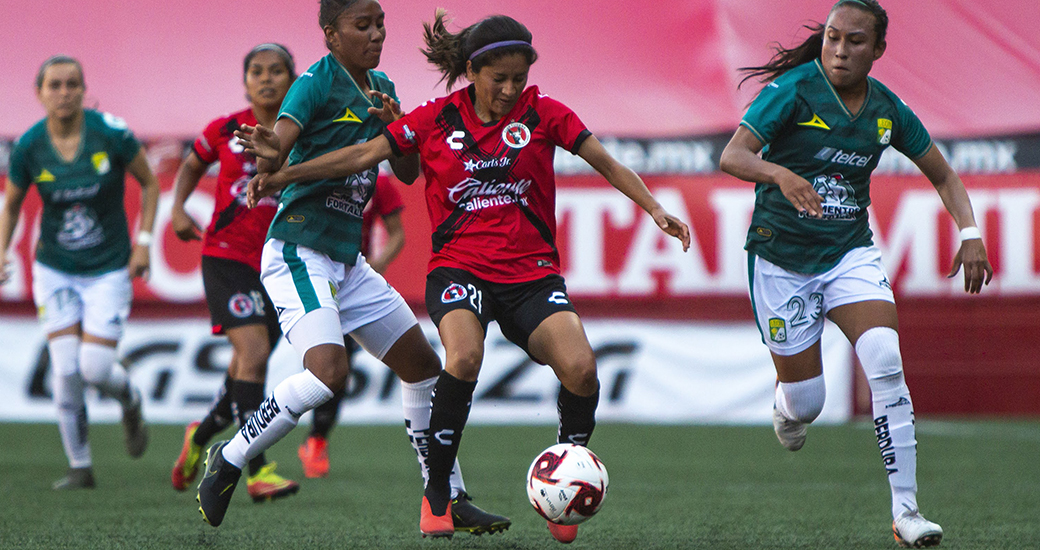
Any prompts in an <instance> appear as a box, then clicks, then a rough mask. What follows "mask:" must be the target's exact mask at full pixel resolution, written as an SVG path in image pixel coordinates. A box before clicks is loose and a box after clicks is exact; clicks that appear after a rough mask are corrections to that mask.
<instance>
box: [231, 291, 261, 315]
mask: <svg viewBox="0 0 1040 550" xmlns="http://www.w3.org/2000/svg"><path fill="white" fill-rule="evenodd" d="M227 309H228V312H229V313H231V315H234V316H235V317H237V318H239V319H245V318H246V317H249V316H250V315H252V314H253V309H254V304H253V299H252V298H250V297H249V296H248V295H246V294H243V293H241V292H239V293H238V294H235V295H234V296H232V297H231V299H230V300H228V304H227Z"/></svg>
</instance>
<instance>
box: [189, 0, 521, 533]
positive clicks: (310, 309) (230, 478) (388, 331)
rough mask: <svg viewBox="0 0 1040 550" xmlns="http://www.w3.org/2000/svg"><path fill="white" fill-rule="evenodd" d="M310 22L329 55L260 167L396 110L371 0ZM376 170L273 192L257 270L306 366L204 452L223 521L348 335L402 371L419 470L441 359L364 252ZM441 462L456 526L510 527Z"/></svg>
mask: <svg viewBox="0 0 1040 550" xmlns="http://www.w3.org/2000/svg"><path fill="white" fill-rule="evenodd" d="M318 20H319V24H320V25H321V27H322V30H323V32H324V36H325V44H326V46H327V47H328V49H329V51H330V53H329V54H328V55H326V56H325V57H323V58H322V59H321V60H319V61H318V62H317V63H315V64H314V65H312V66H311V67H310V68H309V69H308V70H307V72H305V73H303V74H302V75H300V78H299V79H297V80H296V82H294V83H293V85H292V87H291V88H290V90H289V93H288V95H287V96H286V98H285V101H284V102H283V104H282V108H281V111H280V113H279V115H278V121H277V122H276V123H275V125H274V132H276V133H277V136H278V138H279V148H278V150H276V151H274V154H273V155H271V156H268V157H265V158H264V159H263V160H260V161H258V168H259V169H260V171H261V172H267V171H271V170H275V169H277V168H279V167H281V166H282V164H283V163H284V162H285V160H286V159H288V160H289V163H290V164H297V163H300V162H303V161H305V160H308V159H310V158H314V157H317V156H319V155H321V154H324V153H327V152H329V151H333V150H335V149H337V148H339V147H342V146H343V144H352V143H363V142H366V141H368V140H370V139H372V138H374V137H376V136H378V135H380V134H381V133H382V132H383V130H384V129H385V128H386V124H387V123H388V122H390V121H392V120H393V119H394V118H395V117H396V116H399V115H400V107H399V105H398V103H397V99H396V97H395V95H396V94H395V88H394V83H393V82H392V81H391V80H390V79H389V78H387V76H386V75H385V74H384V73H382V72H379V71H376V70H374V69H375V68H376V67H377V66H379V60H380V56H381V54H382V50H383V41H384V40H385V38H386V28H385V26H384V13H383V9H382V7H381V6H380V5H379V2H377V1H375V0H322V1H321V3H320V9H319V16H318ZM243 127H245V128H251V127H252V126H248V125H245V126H243ZM390 165H391V168H392V169H393V171H394V174H395V175H396V176H397V177H398V179H400V180H401V181H404V182H406V183H411V182H412V181H414V180H415V179H416V178H417V177H418V175H419V156H418V155H415V154H413V155H409V156H407V157H404V158H400V159H394V160H391V162H390ZM377 172H378V171H377V170H376V168H375V165H373V166H371V167H369V169H365V170H355V171H352V172H349V173H345V174H343V176H342V177H338V178H311V179H301V180H296V182H294V183H293V184H292V185H289V186H288V188H286V189H285V191H284V192H283V193H282V195H281V198H280V208H279V210H278V213H277V215H276V216H275V217H274V220H273V222H272V223H271V228H270V230H269V231H268V234H267V242H266V243H265V244H264V249H263V258H262V262H261V263H262V267H261V275H260V276H261V280H262V281H263V284H264V287H265V288H266V289H267V291H268V293H269V294H270V296H271V299H272V302H273V303H274V305H275V307H276V308H277V311H278V320H279V322H280V323H281V326H282V330H283V331H284V332H285V334H286V337H287V339H288V340H289V343H290V344H292V346H293V348H295V349H296V350H297V352H299V354H300V356H301V357H302V358H303V365H304V368H305V370H304V371H303V372H302V373H300V374H296V375H293V376H290V377H289V378H287V379H286V380H285V381H283V382H282V383H280V384H279V385H278V386H277V387H276V388H275V389H274V391H273V393H272V395H271V396H270V397H268V399H267V400H265V401H264V403H263V404H261V406H260V408H259V409H258V410H257V412H256V414H254V415H253V416H252V417H250V418H249V420H248V421H247V422H246V424H245V425H244V426H243V427H242V429H241V430H239V432H238V433H237V434H236V435H235V437H234V438H233V439H232V440H231V441H230V442H221V443H218V444H215V445H213V446H212V447H211V448H210V449H209V451H208V452H207V459H206V460H207V463H208V467H207V471H206V475H205V477H203V479H202V482H201V483H200V484H199V495H198V497H199V502H200V504H201V507H200V510H201V511H202V514H203V517H204V518H205V520H206V521H207V522H209V523H210V524H212V525H214V526H216V525H219V524H220V523H221V521H223V517H224V514H225V512H226V511H227V507H228V504H229V503H230V500H231V495H232V491H233V490H234V487H235V485H236V484H237V482H238V478H239V477H240V476H241V468H242V467H243V466H244V465H245V464H246V462H247V461H249V460H250V459H252V458H253V457H255V456H257V455H258V454H259V453H261V452H263V451H264V450H265V449H267V448H269V447H270V446H271V445H273V444H274V443H276V442H277V441H279V440H280V439H281V438H282V437H284V436H285V435H286V434H287V433H289V431H290V430H292V429H293V428H294V427H295V426H296V423H297V422H298V420H299V418H300V415H302V414H303V413H305V412H307V411H309V410H312V409H314V408H315V407H317V406H318V405H321V404H322V403H324V402H325V401H328V400H329V399H330V398H332V395H333V394H334V393H335V392H336V391H339V390H340V389H342V388H343V387H344V385H345V382H346V379H347V376H348V375H349V373H350V361H349V359H348V357H347V352H346V348H345V346H344V343H343V339H344V336H345V335H347V334H349V335H350V336H351V337H352V338H353V339H354V340H356V341H357V342H358V343H359V344H360V345H361V347H363V348H364V349H365V350H366V351H368V352H369V353H371V354H372V355H373V356H375V357H376V358H377V359H379V360H381V361H382V362H383V363H385V364H386V365H387V366H389V367H390V368H391V369H392V370H393V371H394V372H395V373H396V374H397V376H398V377H400V379H401V394H402V401H403V403H402V405H403V409H404V418H405V428H406V430H407V433H408V437H409V439H410V440H411V442H412V446H413V449H414V450H415V452H416V457H417V459H418V462H419V464H420V468H421V471H422V472H423V477H424V478H426V477H427V473H426V461H425V457H426V444H427V439H428V428H429V422H430V398H431V391H432V389H433V386H434V384H435V383H436V381H437V376H438V375H439V374H440V372H441V362H440V358H439V357H437V354H436V353H434V351H433V348H432V347H431V346H430V343H429V342H428V341H427V340H426V336H425V335H424V334H423V332H422V329H421V328H420V327H419V323H418V321H417V320H416V319H415V315H414V314H413V313H412V311H411V309H409V307H408V304H406V303H405V301H404V298H402V297H401V295H400V294H399V293H398V292H397V291H396V290H394V289H393V288H392V287H391V286H390V285H389V284H387V282H386V280H385V279H383V277H382V276H381V275H380V274H379V273H377V272H376V271H375V270H374V269H372V268H371V267H370V266H369V265H368V263H367V261H366V259H365V257H364V255H362V254H361V252H360V251H361V243H362V238H361V237H362V235H361V232H362V212H363V210H364V208H365V205H366V203H367V202H368V200H369V198H370V197H371V195H372V192H373V189H374V188H375V184H376V176H377ZM449 470H452V471H453V472H454V473H453V475H452V495H453V496H454V498H455V499H456V501H457V502H459V503H460V504H459V506H458V507H457V512H458V515H457V518H458V523H457V524H456V527H457V528H458V529H460V530H465V531H469V532H471V533H475V534H480V533H484V532H496V531H501V530H505V529H506V528H508V527H509V525H510V521H509V519H508V518H505V517H502V516H497V515H494V514H489V513H487V512H484V511H483V510H480V509H479V508H477V507H476V506H474V505H473V504H472V503H471V502H470V500H469V497H468V495H467V494H466V492H465V485H464V484H463V483H462V477H461V475H460V473H459V469H458V465H457V464H455V467H454V468H452V465H449Z"/></svg>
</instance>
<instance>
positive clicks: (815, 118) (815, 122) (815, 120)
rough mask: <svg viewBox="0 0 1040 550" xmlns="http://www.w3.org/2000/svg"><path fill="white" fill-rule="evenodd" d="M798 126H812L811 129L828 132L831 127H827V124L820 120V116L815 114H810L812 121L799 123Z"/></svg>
mask: <svg viewBox="0 0 1040 550" xmlns="http://www.w3.org/2000/svg"><path fill="white" fill-rule="evenodd" d="M798 125H799V126H812V127H813V128H821V129H823V130H830V129H831V127H830V126H827V123H826V122H824V121H823V119H822V118H820V115H818V114H816V113H813V114H812V119H811V120H809V121H808V122H799V123H798Z"/></svg>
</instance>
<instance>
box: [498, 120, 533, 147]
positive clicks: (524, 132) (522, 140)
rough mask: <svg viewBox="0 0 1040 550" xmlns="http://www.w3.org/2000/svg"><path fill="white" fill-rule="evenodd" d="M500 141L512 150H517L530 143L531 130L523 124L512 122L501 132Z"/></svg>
mask: <svg viewBox="0 0 1040 550" xmlns="http://www.w3.org/2000/svg"><path fill="white" fill-rule="evenodd" d="M502 141H504V142H505V143H506V145H508V146H510V147H512V148H513V149H519V148H521V147H523V146H524V145H527V144H528V143H530V141H531V129H530V128H528V127H527V126H526V125H525V124H524V123H523V122H514V123H512V124H510V125H508V126H506V127H505V128H504V129H503V130H502Z"/></svg>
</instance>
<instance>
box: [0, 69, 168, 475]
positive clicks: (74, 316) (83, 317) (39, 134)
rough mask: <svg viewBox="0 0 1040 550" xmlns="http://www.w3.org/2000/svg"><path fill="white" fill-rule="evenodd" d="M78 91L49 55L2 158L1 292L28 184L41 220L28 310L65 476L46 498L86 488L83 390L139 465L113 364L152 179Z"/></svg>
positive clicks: (133, 415) (139, 261)
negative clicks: (105, 410) (31, 108)
mask: <svg viewBox="0 0 1040 550" xmlns="http://www.w3.org/2000/svg"><path fill="white" fill-rule="evenodd" d="M85 91H86V81H85V80H84V76H83V67H82V66H81V65H80V63H79V61H77V60H76V59H73V58H71V57H67V56H54V57H51V58H50V59H48V60H47V61H45V62H44V63H43V65H42V66H41V67H40V71H39V73H38V75H37V77H36V96H37V98H38V99H39V100H40V103H41V104H42V105H43V108H44V110H45V111H46V113H47V116H46V118H44V119H43V120H41V121H40V122H38V123H36V124H35V125H34V126H33V127H32V128H30V129H29V131H28V132H26V133H25V134H23V135H22V137H21V138H19V140H18V142H17V144H16V145H15V147H14V150H13V151H12V152H11V164H10V170H9V173H8V178H7V185H6V187H5V191H4V193H5V197H6V201H5V203H4V208H3V211H2V212H0V284H2V283H4V282H6V281H7V278H8V277H9V273H8V271H7V269H8V266H7V249H8V248H9V247H10V245H11V237H12V235H13V233H14V229H15V226H16V224H17V223H18V218H19V215H20V213H21V206H22V202H23V200H24V199H25V195H26V193H27V192H28V190H29V187H30V186H32V185H36V189H37V190H38V191H39V193H40V198H41V200H42V202H43V213H42V215H41V222H40V237H39V241H37V243H36V259H35V261H34V262H33V266H32V275H33V285H32V286H33V288H32V291H33V301H35V302H36V308H37V311H38V314H39V320H40V325H41V326H42V328H43V330H44V331H45V332H46V334H47V351H48V353H49V354H50V361H51V380H52V382H53V385H54V401H55V403H56V404H57V406H58V429H59V431H60V432H61V441H62V445H63V446H64V448H65V454H66V456H67V457H68V459H69V471H68V473H67V475H66V476H65V477H64V478H62V479H60V480H58V481H57V482H56V483H55V484H54V488H55V489H81V488H92V487H94V474H93V469H92V467H91V464H92V463H91V454H90V443H89V441H88V440H87V409H86V406H85V403H84V389H85V384H86V385H90V386H93V387H94V388H95V389H97V390H98V392H99V393H100V394H101V395H103V396H105V397H111V398H113V399H116V400H117V401H119V404H120V405H121V406H122V408H123V427H124V430H125V432H126V445H127V452H128V453H129V454H130V456H131V457H134V458H137V457H140V456H141V455H142V454H143V453H144V450H145V447H146V445H147V441H148V436H147V432H146V430H145V426H144V421H143V419H142V417H141V392H140V390H138V389H137V388H136V387H134V386H133V385H132V384H131V383H130V379H129V377H128V376H127V372H126V370H125V369H124V368H123V367H122V366H121V365H120V364H119V363H118V362H117V361H116V346H117V345H118V344H119V339H120V338H121V337H122V335H123V330H124V327H125V324H126V320H127V317H128V316H129V315H130V302H131V300H132V298H133V286H132V285H131V278H134V277H147V274H148V267H149V256H148V249H149V246H150V245H151V242H152V233H151V230H152V225H153V223H154V222H155V211H156V207H157V204H158V200H159V181H158V180H157V179H156V178H155V175H154V174H152V170H151V168H149V167H148V160H147V158H146V157H145V152H144V150H143V149H142V148H141V144H140V143H139V142H138V141H137V139H136V138H135V137H134V134H133V132H131V131H130V130H129V129H128V128H127V126H126V123H125V122H124V121H123V120H122V119H119V118H116V117H114V116H112V115H110V114H108V113H101V112H98V111H95V110H92V109H84V108H83V95H84V93H85ZM127 172H130V174H131V175H133V176H134V179H136V180H137V181H138V183H140V184H141V215H140V221H139V226H138V229H137V236H136V239H135V242H134V244H131V242H130V234H129V231H128V229H127V216H126V209H125V206H124V204H123V194H124V186H125V181H126V173H127Z"/></svg>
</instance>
